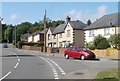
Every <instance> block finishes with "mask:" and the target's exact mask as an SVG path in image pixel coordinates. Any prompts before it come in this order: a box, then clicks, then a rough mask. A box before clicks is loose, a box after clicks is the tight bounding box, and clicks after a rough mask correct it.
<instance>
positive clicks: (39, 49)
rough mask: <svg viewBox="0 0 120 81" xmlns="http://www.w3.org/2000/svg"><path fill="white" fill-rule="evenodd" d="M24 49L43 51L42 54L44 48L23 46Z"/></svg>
mask: <svg viewBox="0 0 120 81" xmlns="http://www.w3.org/2000/svg"><path fill="white" fill-rule="evenodd" d="M22 49H25V50H36V51H41V52H43V47H36V46H27V45H23V46H22Z"/></svg>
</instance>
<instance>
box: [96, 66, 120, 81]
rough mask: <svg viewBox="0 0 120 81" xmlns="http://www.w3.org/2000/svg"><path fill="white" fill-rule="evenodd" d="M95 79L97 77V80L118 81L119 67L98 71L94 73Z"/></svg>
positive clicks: (119, 77) (119, 76) (119, 80)
mask: <svg viewBox="0 0 120 81" xmlns="http://www.w3.org/2000/svg"><path fill="white" fill-rule="evenodd" d="M96 79H98V81H101V80H102V81H120V68H119V70H118V68H117V69H110V70H107V71H102V72H99V73H98V74H97V75H96Z"/></svg>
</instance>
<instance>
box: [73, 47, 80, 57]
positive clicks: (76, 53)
mask: <svg viewBox="0 0 120 81" xmlns="http://www.w3.org/2000/svg"><path fill="white" fill-rule="evenodd" d="M74 58H80V49H79V48H78V47H75V52H74Z"/></svg>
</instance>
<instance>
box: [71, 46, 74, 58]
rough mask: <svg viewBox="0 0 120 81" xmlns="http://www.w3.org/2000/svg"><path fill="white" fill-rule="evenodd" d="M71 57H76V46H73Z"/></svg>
mask: <svg viewBox="0 0 120 81" xmlns="http://www.w3.org/2000/svg"><path fill="white" fill-rule="evenodd" d="M71 57H73V58H74V57H75V47H72V50H71Z"/></svg>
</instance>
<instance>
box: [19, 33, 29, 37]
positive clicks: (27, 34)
mask: <svg viewBox="0 0 120 81" xmlns="http://www.w3.org/2000/svg"><path fill="white" fill-rule="evenodd" d="M28 36H30V33H25V34H24V35H22V36H21V37H28Z"/></svg>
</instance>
